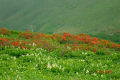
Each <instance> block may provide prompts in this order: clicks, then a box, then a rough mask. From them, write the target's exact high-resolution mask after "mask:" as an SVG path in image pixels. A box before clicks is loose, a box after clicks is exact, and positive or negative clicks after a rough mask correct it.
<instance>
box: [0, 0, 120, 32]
mask: <svg viewBox="0 0 120 80" xmlns="http://www.w3.org/2000/svg"><path fill="white" fill-rule="evenodd" d="M119 3H120V0H90V1H89V0H20V1H16V0H0V27H6V28H9V29H14V30H15V29H16V30H26V29H29V30H33V31H35V32H36V31H38V32H44V33H45V32H50V33H56V32H57V33H61V32H70V33H94V34H96V33H99V32H110V31H116V30H118V29H119V30H120V26H119V25H120V8H119V7H120V5H119Z"/></svg>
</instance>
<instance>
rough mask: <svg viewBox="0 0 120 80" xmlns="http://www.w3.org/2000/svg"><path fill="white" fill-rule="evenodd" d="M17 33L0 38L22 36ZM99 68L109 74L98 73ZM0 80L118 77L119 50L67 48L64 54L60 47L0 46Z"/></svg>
mask: <svg viewBox="0 0 120 80" xmlns="http://www.w3.org/2000/svg"><path fill="white" fill-rule="evenodd" d="M19 33H20V32H18V31H11V35H10V36H7V35H1V36H0V37H6V38H18V39H22V38H19V37H18V35H19ZM54 43H56V42H54ZM62 45H64V44H61V46H62ZM100 70H102V71H107V70H108V71H110V70H112V73H105V72H104V73H103V74H100V73H99V71H100ZM96 71H98V72H97V73H96ZM0 80H120V52H119V51H115V50H112V49H110V50H109V54H108V53H107V52H104V51H102V50H101V51H98V52H97V53H96V54H95V53H94V52H91V51H83V50H78V51H71V50H68V51H66V52H65V54H64V55H63V49H60V48H58V49H55V50H53V51H47V50H45V49H42V48H31V49H25V50H23V49H20V48H7V47H1V46H0Z"/></svg>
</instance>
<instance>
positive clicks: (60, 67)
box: [47, 62, 64, 71]
mask: <svg viewBox="0 0 120 80" xmlns="http://www.w3.org/2000/svg"><path fill="white" fill-rule="evenodd" d="M47 68H48V69H52V68H58V69H59V70H62V71H64V68H62V66H61V65H60V66H59V65H58V64H57V63H54V64H51V63H50V62H48V64H47Z"/></svg>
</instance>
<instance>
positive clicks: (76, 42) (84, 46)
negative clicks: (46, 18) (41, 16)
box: [0, 28, 120, 54]
mask: <svg viewBox="0 0 120 80" xmlns="http://www.w3.org/2000/svg"><path fill="white" fill-rule="evenodd" d="M8 31H9V30H7V29H4V28H3V29H1V33H2V34H6V33H7V32H8ZM19 37H22V38H24V39H25V40H19V39H7V38H0V45H1V46H4V47H5V46H7V47H9V46H13V47H20V48H22V49H28V48H30V47H31V48H32V47H39V48H44V49H46V50H48V51H52V50H55V49H56V48H60V47H61V48H65V49H67V47H70V49H71V50H73V51H75V50H87V51H92V52H95V53H97V54H104V53H106V52H107V50H108V49H114V50H116V51H119V50H120V44H117V43H114V42H111V41H108V40H103V39H98V38H96V37H91V36H90V35H87V34H79V35H73V34H70V33H66V32H65V33H63V34H51V35H47V34H44V33H33V32H30V31H29V30H27V31H25V32H22V33H20V35H19ZM103 49H104V50H103Z"/></svg>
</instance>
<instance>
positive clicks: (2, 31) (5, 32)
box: [0, 28, 10, 35]
mask: <svg viewBox="0 0 120 80" xmlns="http://www.w3.org/2000/svg"><path fill="white" fill-rule="evenodd" d="M0 34H2V35H10V31H9V30H8V29H6V28H0Z"/></svg>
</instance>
